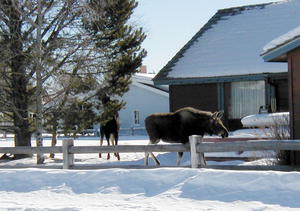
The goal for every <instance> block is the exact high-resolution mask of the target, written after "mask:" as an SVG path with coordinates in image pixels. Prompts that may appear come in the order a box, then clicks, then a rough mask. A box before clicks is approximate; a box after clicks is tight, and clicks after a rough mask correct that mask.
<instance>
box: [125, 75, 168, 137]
mask: <svg viewBox="0 0 300 211" xmlns="http://www.w3.org/2000/svg"><path fill="white" fill-rule="evenodd" d="M153 77H154V74H147V73H136V74H135V75H134V76H133V78H132V84H131V85H130V88H129V91H128V92H127V93H125V94H124V96H123V97H122V100H124V101H125V102H126V105H125V108H124V109H122V110H121V111H120V112H119V116H120V122H121V128H120V133H121V134H128V135H129V134H146V130H145V124H144V119H145V118H146V117H147V116H148V115H150V114H152V113H156V112H168V111H169V93H168V87H167V86H154V84H153V81H152V78H153Z"/></svg>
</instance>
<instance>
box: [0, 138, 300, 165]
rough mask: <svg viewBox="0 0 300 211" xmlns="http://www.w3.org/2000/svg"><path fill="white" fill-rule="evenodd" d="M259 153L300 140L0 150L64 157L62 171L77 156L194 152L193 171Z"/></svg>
mask: <svg viewBox="0 0 300 211" xmlns="http://www.w3.org/2000/svg"><path fill="white" fill-rule="evenodd" d="M259 150H300V140H252V141H251V140H249V141H230V142H228V141H227V142H226V139H224V141H222V142H203V138H202V136H195V135H194V136H190V144H186V145H183V144H164V145H118V146H74V141H73V140H72V139H66V140H63V145H62V146H56V147H0V153H11V154H38V153H63V168H64V169H70V168H73V167H74V154H87V153H114V152H120V153H130V152H191V153H190V154H191V167H192V168H199V167H205V166H206V162H205V157H204V152H235V151H259Z"/></svg>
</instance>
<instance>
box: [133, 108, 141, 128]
mask: <svg viewBox="0 0 300 211" xmlns="http://www.w3.org/2000/svg"><path fill="white" fill-rule="evenodd" d="M133 124H134V125H140V111H138V110H134V111H133Z"/></svg>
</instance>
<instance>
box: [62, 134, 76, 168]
mask: <svg viewBox="0 0 300 211" xmlns="http://www.w3.org/2000/svg"><path fill="white" fill-rule="evenodd" d="M62 144H63V145H62V147H63V149H62V151H63V169H69V168H70V167H72V166H73V165H74V154H72V153H70V151H69V150H70V147H72V146H74V140H73V139H65V140H63V143H62Z"/></svg>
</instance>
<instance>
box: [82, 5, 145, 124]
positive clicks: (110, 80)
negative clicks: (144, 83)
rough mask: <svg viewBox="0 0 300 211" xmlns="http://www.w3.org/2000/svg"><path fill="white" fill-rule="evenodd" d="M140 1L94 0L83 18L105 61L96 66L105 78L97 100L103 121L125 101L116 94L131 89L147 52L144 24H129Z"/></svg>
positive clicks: (121, 93)
mask: <svg viewBox="0 0 300 211" xmlns="http://www.w3.org/2000/svg"><path fill="white" fill-rule="evenodd" d="M137 5H138V3H137V2H136V1H134V0H103V1H97V0H91V1H90V2H89V7H88V10H89V12H88V15H87V16H86V17H85V18H84V22H83V23H84V27H85V29H86V30H87V31H88V32H89V34H90V35H91V36H92V40H93V43H94V45H95V48H96V51H97V53H98V54H99V55H101V59H102V64H103V65H102V66H97V67H96V69H97V71H100V72H102V74H100V77H102V78H104V80H103V82H102V84H100V89H98V90H97V95H98V98H97V100H98V103H99V104H102V107H103V113H102V117H101V121H108V120H109V118H111V117H112V115H114V114H115V113H116V112H117V111H119V110H120V109H121V108H122V107H123V106H124V105H125V104H124V102H122V101H120V100H117V99H116V96H122V95H123V94H124V93H125V92H127V91H128V89H129V85H130V83H131V76H132V75H133V74H134V73H135V72H136V71H137V69H138V67H140V66H141V64H142V59H143V58H144V57H145V56H146V51H145V50H144V49H142V48H141V44H142V42H143V41H144V39H145V38H146V35H145V34H144V32H143V30H142V28H138V29H137V28H135V27H134V26H133V25H130V24H129V19H130V16H131V15H132V13H133V11H134V9H135V8H136V7H137ZM107 99H109V100H107Z"/></svg>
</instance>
